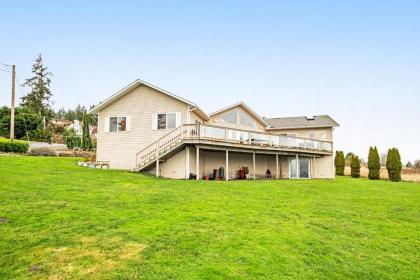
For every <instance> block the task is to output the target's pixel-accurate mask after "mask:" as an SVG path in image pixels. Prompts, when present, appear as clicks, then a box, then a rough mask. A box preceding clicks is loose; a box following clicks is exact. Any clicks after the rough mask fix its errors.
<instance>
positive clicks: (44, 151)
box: [30, 147, 58, 157]
mask: <svg viewBox="0 0 420 280" xmlns="http://www.w3.org/2000/svg"><path fill="white" fill-rule="evenodd" d="M30 155H31V156H47V157H55V156H58V152H57V151H56V150H54V149H51V148H49V147H39V148H34V149H31V152H30Z"/></svg>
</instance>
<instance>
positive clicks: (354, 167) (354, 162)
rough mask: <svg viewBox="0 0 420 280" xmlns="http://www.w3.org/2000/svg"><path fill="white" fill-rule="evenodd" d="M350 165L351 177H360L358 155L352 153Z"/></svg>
mask: <svg viewBox="0 0 420 280" xmlns="http://www.w3.org/2000/svg"><path fill="white" fill-rule="evenodd" d="M350 167H351V177H353V178H359V177H360V160H359V157H358V156H356V155H353V157H352V158H351V162H350Z"/></svg>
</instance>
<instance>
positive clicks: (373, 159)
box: [368, 147, 381, 180]
mask: <svg viewBox="0 0 420 280" xmlns="http://www.w3.org/2000/svg"><path fill="white" fill-rule="evenodd" d="M368 168H369V175H368V178H369V179H371V180H378V179H379V175H380V170H381V163H380V158H379V153H378V149H377V148H376V147H370V148H369V156H368Z"/></svg>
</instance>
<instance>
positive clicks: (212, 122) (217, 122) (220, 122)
mask: <svg viewBox="0 0 420 280" xmlns="http://www.w3.org/2000/svg"><path fill="white" fill-rule="evenodd" d="M234 110H239V111H241V112H243V113H245V114H247V115H248V116H249V117H250V118H252V119H253V120H254V121H255V128H254V129H252V128H251V127H248V126H241V125H233V124H229V123H225V122H224V121H223V120H222V119H221V118H222V116H223V115H224V114H226V113H229V112H231V111H234ZM207 124H209V125H218V126H224V127H230V128H235V129H243V130H255V131H261V132H265V127H264V126H263V125H261V123H260V122H259V121H258V120H257V119H255V118H254V117H252V116H251V115H250V114H248V113H247V112H246V111H245V110H244V109H242V108H241V107H239V106H238V107H233V108H231V109H229V110H226V111H223V112H220V113H218V114H216V115H214V116H211V117H210V120H209V121H208V122H207Z"/></svg>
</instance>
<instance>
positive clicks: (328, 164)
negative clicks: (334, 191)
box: [312, 155, 335, 179]
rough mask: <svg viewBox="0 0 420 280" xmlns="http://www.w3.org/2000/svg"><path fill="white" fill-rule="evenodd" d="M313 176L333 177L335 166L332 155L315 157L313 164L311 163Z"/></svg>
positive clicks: (321, 177)
mask: <svg viewBox="0 0 420 280" xmlns="http://www.w3.org/2000/svg"><path fill="white" fill-rule="evenodd" d="M312 168H313V171H314V178H320V179H334V178H335V167H334V157H333V156H332V155H331V156H324V157H321V158H316V159H315V164H314V165H313V167H312Z"/></svg>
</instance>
